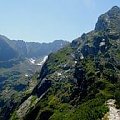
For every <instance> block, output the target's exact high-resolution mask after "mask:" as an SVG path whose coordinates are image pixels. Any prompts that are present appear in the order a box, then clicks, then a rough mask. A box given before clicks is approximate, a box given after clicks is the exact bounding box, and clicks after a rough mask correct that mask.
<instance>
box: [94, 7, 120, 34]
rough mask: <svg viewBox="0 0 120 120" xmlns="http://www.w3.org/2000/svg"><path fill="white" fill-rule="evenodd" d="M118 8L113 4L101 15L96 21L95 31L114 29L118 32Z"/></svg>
mask: <svg viewBox="0 0 120 120" xmlns="http://www.w3.org/2000/svg"><path fill="white" fill-rule="evenodd" d="M119 21H120V8H119V7H117V6H114V7H113V8H112V9H111V10H109V11H108V12H107V13H105V14H103V15H101V16H100V17H99V18H98V22H97V23H96V27H95V30H96V31H111V30H112V31H114V32H120V24H119Z"/></svg>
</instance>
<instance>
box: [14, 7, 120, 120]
mask: <svg viewBox="0 0 120 120" xmlns="http://www.w3.org/2000/svg"><path fill="white" fill-rule="evenodd" d="M119 16H120V8H119V7H116V6H115V7H113V8H112V9H111V10H109V11H108V12H107V13H105V14H103V15H102V16H100V17H99V19H98V22H97V24H96V27H95V30H93V31H91V32H89V33H87V34H83V35H82V36H81V37H80V38H78V39H75V40H73V42H72V43H71V44H69V45H68V46H66V47H65V48H63V49H60V50H59V51H58V52H56V53H53V54H50V55H49V56H48V59H47V61H46V62H45V64H44V65H43V67H42V69H41V72H40V76H39V80H40V81H39V84H38V85H37V86H36V87H35V89H34V90H33V92H32V95H34V96H37V99H38V98H41V99H40V100H39V101H38V102H37V103H36V104H35V105H34V107H33V108H32V109H30V111H29V113H27V114H26V115H24V116H23V119H24V120H29V119H30V118H31V117H32V120H48V119H50V120H68V119H70V120H97V119H102V118H103V116H104V114H105V113H107V112H108V111H109V109H108V107H107V106H106V105H105V103H106V101H107V100H109V99H112V98H114V99H115V100H116V103H117V105H118V106H120V102H119V101H120V97H119V96H120V47H119V46H120V31H119V30H120V26H119V25H120V19H119ZM18 110H19V109H18ZM13 118H14V117H13V116H12V119H13Z"/></svg>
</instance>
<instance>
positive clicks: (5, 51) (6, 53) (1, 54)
mask: <svg viewBox="0 0 120 120" xmlns="http://www.w3.org/2000/svg"><path fill="white" fill-rule="evenodd" d="M6 40H7V38H6V37H4V36H0V61H6V60H10V59H13V58H15V57H17V55H18V54H17V52H16V51H15V50H14V49H13V48H12V47H11V46H10V45H9V44H8V43H7V42H6Z"/></svg>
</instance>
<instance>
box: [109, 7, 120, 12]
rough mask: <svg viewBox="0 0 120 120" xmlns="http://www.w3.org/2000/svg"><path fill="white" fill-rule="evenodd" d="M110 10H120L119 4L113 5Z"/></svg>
mask: <svg viewBox="0 0 120 120" xmlns="http://www.w3.org/2000/svg"><path fill="white" fill-rule="evenodd" d="M110 10H111V11H120V8H119V7H118V6H113V7H112V8H111V9H110Z"/></svg>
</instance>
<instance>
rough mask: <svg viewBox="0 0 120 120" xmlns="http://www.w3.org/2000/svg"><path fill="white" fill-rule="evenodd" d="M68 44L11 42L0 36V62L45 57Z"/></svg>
mask: <svg viewBox="0 0 120 120" xmlns="http://www.w3.org/2000/svg"><path fill="white" fill-rule="evenodd" d="M66 44H68V42H67V41H63V40H55V41H54V42H51V43H38V42H25V41H23V40H10V39H8V38H7V37H5V36H2V35H0V61H7V60H11V59H14V58H19V57H20V58H24V57H28V58H29V57H43V56H45V55H48V54H50V53H51V52H55V51H57V50H59V49H60V48H62V47H64V46H65V45H66Z"/></svg>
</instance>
